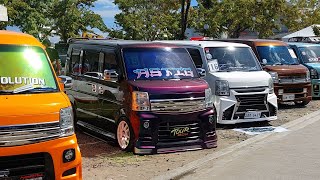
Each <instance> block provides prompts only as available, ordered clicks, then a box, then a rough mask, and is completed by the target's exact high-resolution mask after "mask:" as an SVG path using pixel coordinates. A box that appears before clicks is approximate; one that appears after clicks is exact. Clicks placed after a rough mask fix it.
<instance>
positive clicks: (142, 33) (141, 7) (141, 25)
mask: <svg viewBox="0 0 320 180" xmlns="http://www.w3.org/2000/svg"><path fill="white" fill-rule="evenodd" d="M114 2H115V4H116V5H118V7H119V9H120V10H122V12H121V13H120V14H117V15H116V16H115V20H116V24H117V25H118V28H117V29H112V30H110V31H109V33H110V34H109V35H110V36H111V37H115V38H122V39H137V40H155V39H175V38H176V37H177V36H178V34H179V13H180V12H179V8H180V6H179V5H180V4H179V3H178V2H177V1H176V0H115V1H114Z"/></svg>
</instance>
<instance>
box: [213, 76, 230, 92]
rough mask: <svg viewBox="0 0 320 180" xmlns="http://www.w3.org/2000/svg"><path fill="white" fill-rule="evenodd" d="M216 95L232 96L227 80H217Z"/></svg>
mask: <svg viewBox="0 0 320 180" xmlns="http://www.w3.org/2000/svg"><path fill="white" fill-rule="evenodd" d="M215 90H216V93H215V94H216V95H217V96H230V89H229V83H228V81H226V80H216V89H215Z"/></svg>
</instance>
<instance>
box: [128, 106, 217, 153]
mask: <svg viewBox="0 0 320 180" xmlns="http://www.w3.org/2000/svg"><path fill="white" fill-rule="evenodd" d="M137 115H138V117H139V121H140V122H139V124H140V128H139V137H138V138H137V140H136V142H135V146H134V153H135V154H155V153H171V152H179V151H188V150H198V149H204V148H214V147H217V135H216V114H215V112H214V110H212V109H207V110H205V111H200V112H192V113H191V112H190V113H184V114H178V113H173V114H161V113H154V112H140V113H137Z"/></svg>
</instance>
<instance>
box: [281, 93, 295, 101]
mask: <svg viewBox="0 0 320 180" xmlns="http://www.w3.org/2000/svg"><path fill="white" fill-rule="evenodd" d="M294 98H295V96H294V94H284V95H282V100H283V101H291V100H294Z"/></svg>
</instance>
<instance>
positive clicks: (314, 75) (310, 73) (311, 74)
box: [306, 69, 318, 82]
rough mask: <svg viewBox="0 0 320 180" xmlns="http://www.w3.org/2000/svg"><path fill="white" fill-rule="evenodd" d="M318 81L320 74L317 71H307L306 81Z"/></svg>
mask: <svg viewBox="0 0 320 180" xmlns="http://www.w3.org/2000/svg"><path fill="white" fill-rule="evenodd" d="M310 78H311V79H318V72H317V70H315V69H310V71H309V70H308V71H307V74H306V81H307V82H309V81H310V80H311V79H310Z"/></svg>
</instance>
